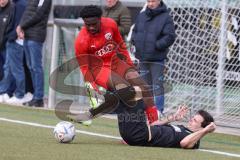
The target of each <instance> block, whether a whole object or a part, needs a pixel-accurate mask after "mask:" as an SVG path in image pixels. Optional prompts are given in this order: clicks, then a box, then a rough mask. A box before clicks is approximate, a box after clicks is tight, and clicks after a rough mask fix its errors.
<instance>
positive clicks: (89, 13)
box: [80, 5, 102, 18]
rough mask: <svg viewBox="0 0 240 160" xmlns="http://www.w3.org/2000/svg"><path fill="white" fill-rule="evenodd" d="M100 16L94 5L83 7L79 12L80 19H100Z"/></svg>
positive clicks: (97, 8)
mask: <svg viewBox="0 0 240 160" xmlns="http://www.w3.org/2000/svg"><path fill="white" fill-rule="evenodd" d="M101 16H102V10H101V8H99V7H98V6H96V5H88V6H85V7H84V8H83V9H82V10H81V11H80V17H82V18H90V17H98V18H100V17H101Z"/></svg>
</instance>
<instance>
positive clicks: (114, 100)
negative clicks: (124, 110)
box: [68, 87, 135, 122]
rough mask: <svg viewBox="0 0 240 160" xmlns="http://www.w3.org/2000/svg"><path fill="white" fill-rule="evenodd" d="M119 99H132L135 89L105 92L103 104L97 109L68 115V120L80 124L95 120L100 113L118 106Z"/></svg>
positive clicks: (128, 88)
mask: <svg viewBox="0 0 240 160" xmlns="http://www.w3.org/2000/svg"><path fill="white" fill-rule="evenodd" d="M119 97H121V98H124V99H125V100H126V101H128V100H130V99H133V98H134V97H135V89H134V88H133V87H127V88H123V89H119V90H116V91H114V92H107V93H106V94H105V95H104V99H105V102H104V103H102V104H101V105H99V106H98V107H97V108H91V109H90V110H89V111H88V112H84V113H80V114H76V115H72V114H71V115H68V118H69V120H71V121H75V122H82V121H87V120H90V119H93V118H96V117H98V116H99V115H101V114H102V113H106V112H108V111H111V110H113V109H115V108H116V107H117V106H118V104H119V99H120V98H119Z"/></svg>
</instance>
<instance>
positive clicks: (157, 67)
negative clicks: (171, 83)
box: [132, 0, 176, 113]
mask: <svg viewBox="0 0 240 160" xmlns="http://www.w3.org/2000/svg"><path fill="white" fill-rule="evenodd" d="M175 38H176V34H175V27H174V23H173V20H172V17H171V16H170V15H169V10H168V9H167V6H166V5H165V4H164V3H163V1H162V0H147V8H146V10H145V11H143V12H141V13H140V14H139V15H138V17H137V20H136V24H135V27H134V29H133V34H132V42H133V44H134V45H135V47H136V52H135V56H136V58H137V59H139V61H140V70H141V73H142V76H143V78H144V79H145V80H146V82H147V83H148V84H151V85H152V89H153V93H154V98H155V104H156V106H157V107H158V110H159V111H160V112H161V113H163V110H164V88H163V80H164V73H163V72H164V63H165V59H166V58H167V53H168V51H169V47H170V46H171V45H172V44H173V43H174V41H175Z"/></svg>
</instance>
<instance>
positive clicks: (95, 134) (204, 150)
mask: <svg viewBox="0 0 240 160" xmlns="http://www.w3.org/2000/svg"><path fill="white" fill-rule="evenodd" d="M0 121H6V122H12V123H18V124H23V125H29V126H35V127H41V128H52V129H53V128H54V126H50V125H44V124H39V123H32V122H26V121H19V120H12V119H7V118H1V117H0ZM76 132H77V133H82V134H86V135H91V136H98V137H104V138H111V139H117V140H121V139H122V138H121V137H117V136H110V135H105V134H100V133H93V132H87V131H81V130H76ZM198 150H199V151H202V152H210V153H215V154H220V155H224V156H230V157H239V158H240V155H239V154H233V153H228V152H221V151H214V150H206V149H198Z"/></svg>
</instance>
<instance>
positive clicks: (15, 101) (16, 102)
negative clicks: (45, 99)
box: [6, 96, 23, 106]
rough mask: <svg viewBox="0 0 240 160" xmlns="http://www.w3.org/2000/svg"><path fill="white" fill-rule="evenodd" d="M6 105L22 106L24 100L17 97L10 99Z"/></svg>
mask: <svg viewBox="0 0 240 160" xmlns="http://www.w3.org/2000/svg"><path fill="white" fill-rule="evenodd" d="M6 103H8V104H14V105H19V106H21V105H22V104H23V98H17V97H15V96H13V97H11V98H9V99H8V100H7V101H6Z"/></svg>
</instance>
